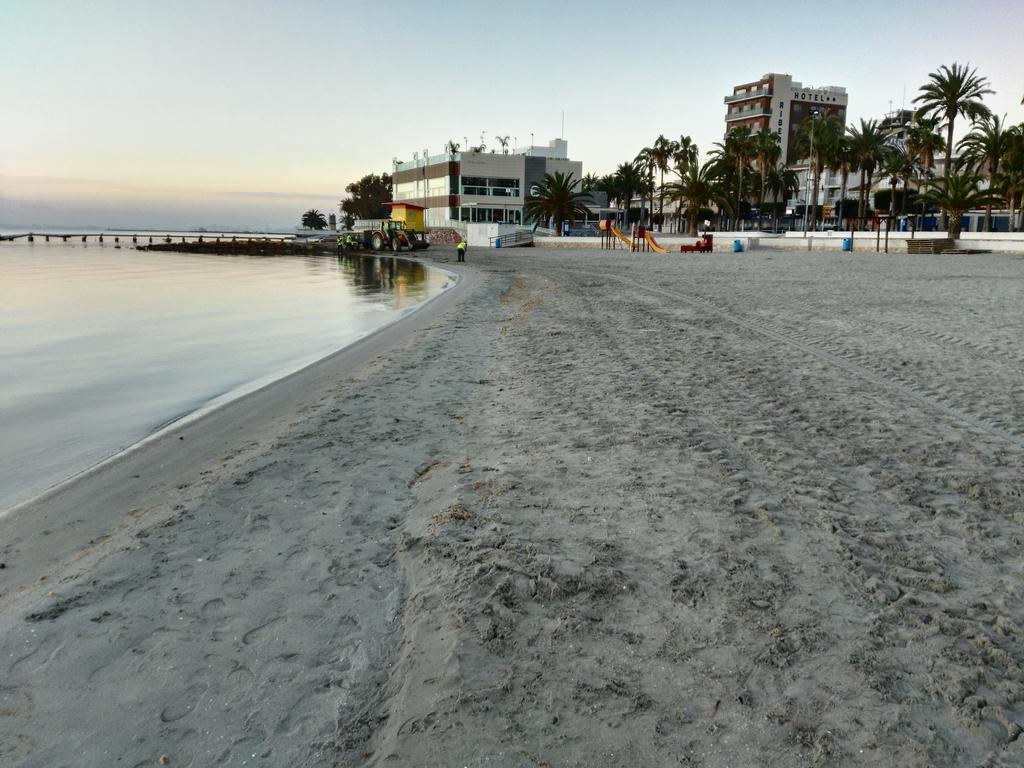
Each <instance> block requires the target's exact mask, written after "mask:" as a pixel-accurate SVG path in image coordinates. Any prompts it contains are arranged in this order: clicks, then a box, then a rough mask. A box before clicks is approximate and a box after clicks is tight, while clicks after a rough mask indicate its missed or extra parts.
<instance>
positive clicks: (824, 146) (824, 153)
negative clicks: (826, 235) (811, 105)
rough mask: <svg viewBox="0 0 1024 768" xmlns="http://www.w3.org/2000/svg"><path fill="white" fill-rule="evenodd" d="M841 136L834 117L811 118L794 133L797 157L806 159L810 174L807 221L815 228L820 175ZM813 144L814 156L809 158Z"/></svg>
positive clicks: (841, 126)
mask: <svg viewBox="0 0 1024 768" xmlns="http://www.w3.org/2000/svg"><path fill="white" fill-rule="evenodd" d="M842 135H843V124H842V123H841V122H839V118H837V117H836V116H835V115H827V116H825V117H817V118H816V117H811V118H810V119H809V120H805V121H804V122H802V123H801V124H800V127H799V128H798V129H797V133H796V153H797V157H800V158H807V161H808V163H807V168H808V171H809V172H810V174H811V179H812V181H811V190H812V191H811V200H810V206H811V208H810V216H809V217H808V219H807V220H808V221H809V222H811V226H812V227H813V226H815V222H816V221H817V220H818V218H817V216H818V189H819V187H820V185H821V174H822V173H823V172H824V170H825V168H826V167H827V166H828V158H829V156H830V155H831V154H832V153H833V152H834V151H835V147H836V143H837V142H838V141H839V137H840V136H842ZM812 144H813V148H814V156H813V157H811V147H812Z"/></svg>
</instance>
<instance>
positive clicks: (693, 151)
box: [672, 134, 700, 176]
mask: <svg viewBox="0 0 1024 768" xmlns="http://www.w3.org/2000/svg"><path fill="white" fill-rule="evenodd" d="M675 145H676V146H675V150H674V151H673V152H672V170H673V171H674V172H675V173H676V174H677V175H679V176H682V175H683V173H684V172H685V171H686V169H687V168H688V167H689V166H690V165H693V164H694V163H696V162H697V156H698V155H699V154H700V152H699V151H698V149H697V145H696V144H694V143H693V139H691V138H690V137H689V136H687V135H685V134H683V135H682V136H680V137H679V140H678V141H676V142H675Z"/></svg>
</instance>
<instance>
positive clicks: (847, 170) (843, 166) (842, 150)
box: [825, 134, 858, 229]
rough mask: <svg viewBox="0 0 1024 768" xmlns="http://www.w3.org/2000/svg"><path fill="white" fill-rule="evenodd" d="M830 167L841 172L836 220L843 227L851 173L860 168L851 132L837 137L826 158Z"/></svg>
mask: <svg viewBox="0 0 1024 768" xmlns="http://www.w3.org/2000/svg"><path fill="white" fill-rule="evenodd" d="M825 162H826V164H827V166H828V168H829V169H830V170H832V171H835V172H836V173H838V174H839V178H840V183H839V210H838V211H837V212H836V220H837V222H838V226H839V228H840V229H842V228H843V219H844V216H843V205H844V203H845V202H846V189H847V186H848V185H849V183H850V174H851V173H853V172H854V171H855V170H857V168H858V162H857V159H856V157H855V156H854V153H853V146H852V144H851V143H850V136H849V134H842V135H840V136H837V137H836V140H835V143H834V144H833V145H832V147H831V150H830V151H829V153H828V156H827V157H826V158H825Z"/></svg>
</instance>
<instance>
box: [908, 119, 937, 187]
mask: <svg viewBox="0 0 1024 768" xmlns="http://www.w3.org/2000/svg"><path fill="white" fill-rule="evenodd" d="M938 124H939V123H938V120H935V119H932V118H925V117H916V118H915V119H914V122H913V123H912V124H911V126H910V128H909V129H908V130H907V150H908V151H909V152H910V154H911V155H913V157H914V159H915V160H916V161H917V164H918V167H920V169H921V172H922V174H923V175H924V177H925V178H931V175H932V168H933V167H934V166H935V153H936V152H938V151H940V150H941V149H942V148H943V147H945V142H944V141H943V139H942V137H941V136H940V135H939V133H938Z"/></svg>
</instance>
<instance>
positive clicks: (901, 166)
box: [882, 145, 913, 226]
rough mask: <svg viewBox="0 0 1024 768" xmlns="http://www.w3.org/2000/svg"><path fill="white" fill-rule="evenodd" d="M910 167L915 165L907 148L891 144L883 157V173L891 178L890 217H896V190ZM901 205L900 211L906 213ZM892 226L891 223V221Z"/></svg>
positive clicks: (904, 191)
mask: <svg viewBox="0 0 1024 768" xmlns="http://www.w3.org/2000/svg"><path fill="white" fill-rule="evenodd" d="M908 167H913V160H912V159H911V157H910V155H909V154H908V153H907V151H906V150H905V149H903V148H902V147H900V146H899V145H890V149H889V151H888V152H887V153H886V155H885V157H884V158H883V159H882V175H883V176H884V177H885V178H887V179H888V180H889V219H890V222H891V220H892V219H894V218H896V192H897V191H898V190H899V185H900V181H901V180H902V179H904V178H907V177H908V175H909V171H908ZM906 202H907V194H906V189H904V190H903V205H906ZM904 212H905V211H904V209H903V207H902V206H901V208H900V213H904ZM890 226H891V223H890Z"/></svg>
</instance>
